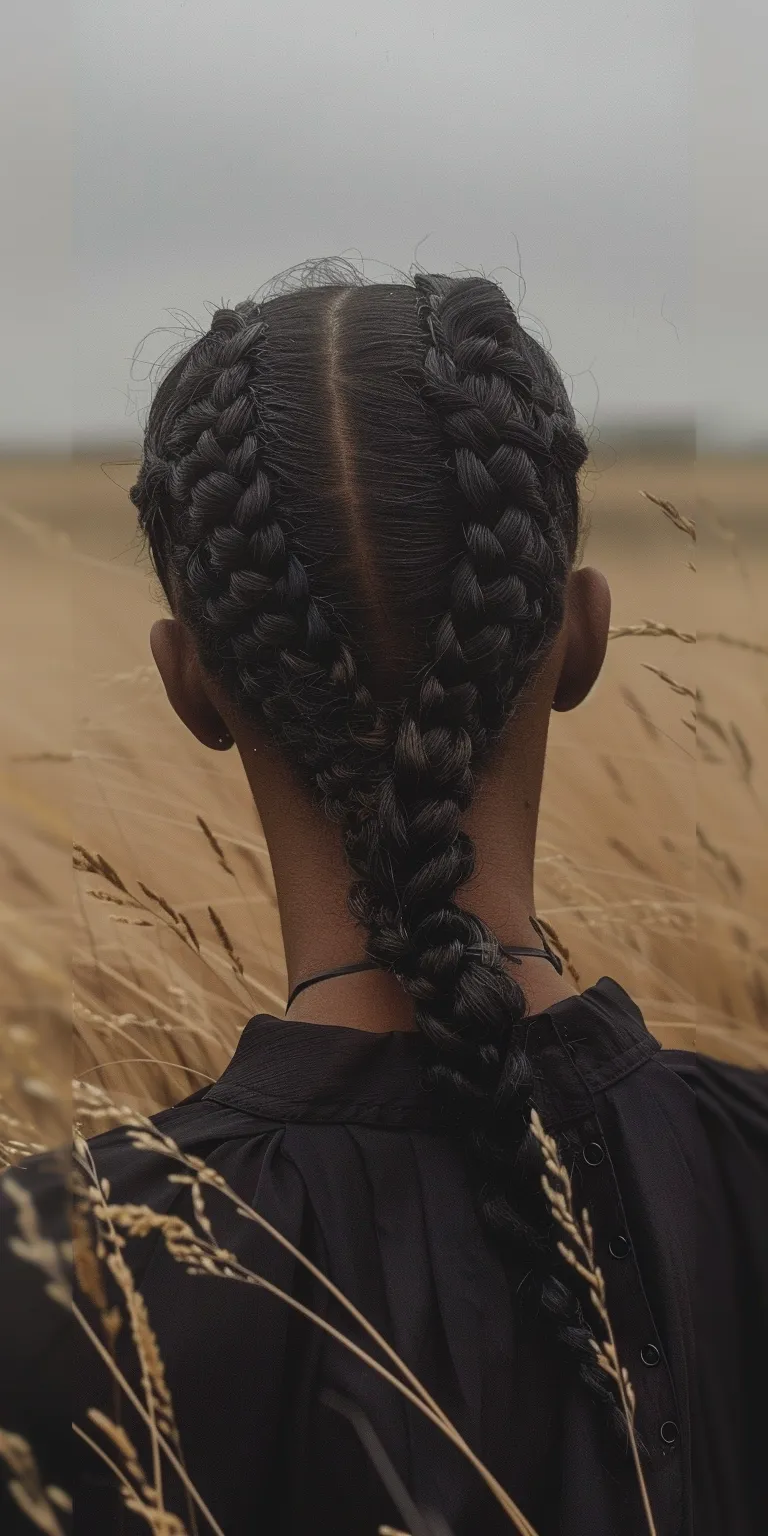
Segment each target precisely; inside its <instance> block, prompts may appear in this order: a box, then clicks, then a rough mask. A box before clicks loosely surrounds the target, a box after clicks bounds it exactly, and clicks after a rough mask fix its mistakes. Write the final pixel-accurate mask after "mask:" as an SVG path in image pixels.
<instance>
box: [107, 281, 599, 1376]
mask: <svg viewBox="0 0 768 1536" xmlns="http://www.w3.org/2000/svg"><path fill="white" fill-rule="evenodd" d="M320 278H321V280H320V281H319V282H318V281H316V280H312V277H311V274H310V281H309V282H308V283H307V282H304V283H303V284H302V285H301V286H299V287H298V288H294V289H292V290H291V289H290V288H289V289H288V291H279V290H278V291H277V292H276V293H274V294H273V295H272V296H271V297H269V298H267V299H266V300H263V301H261V302H259V301H256V300H247V301H245V302H244V303H242V304H238V305H236V306H235V307H234V308H231V309H230V308H224V309H220V310H218V311H217V313H216V314H215V315H214V316H213V320H212V323H211V326H210V330H209V331H208V332H207V333H206V334H205V335H203V336H201V337H199V338H198V339H197V340H196V341H194V343H193V344H192V345H191V346H190V347H189V348H188V350H187V351H186V352H185V353H184V355H183V356H182V357H181V358H179V359H178V361H177V362H176V363H175V365H174V366H173V367H172V368H171V370H170V371H169V372H168V373H167V375H166V377H165V378H164V379H163V381H162V383H161V385H160V387H159V388H158V390H157V393H156V395H155V398H154V401H153V403H152V406H151V409H150V413H149V418H148V424H147V429H146V434H145V446H144V458H143V463H142V467H141V470H140V473H139V476H138V480H137V483H136V485H135V487H134V489H133V491H132V497H133V500H134V502H135V504H136V506H137V508H138V509H139V512H140V517H141V523H142V527H143V529H144V530H145V533H146V535H147V538H148V541H149V544H150V547H151V552H152V555H153V559H154V562H155V566H156V569H157V571H158V573H159V575H160V578H161V581H162V583H163V585H164V587H165V590H166V592H167V594H168V596H169V599H170V600H171V603H172V606H173V608H174V610H175V612H176V613H177V614H179V615H180V616H181V617H182V618H183V619H184V620H185V621H186V622H187V624H188V626H189V628H190V629H191V631H192V632H193V634H194V636H195V639H196V642H197V646H198V649H199V653H200V657H201V660H202V662H203V664H204V666H205V668H206V669H207V670H208V671H209V672H210V674H211V675H212V676H214V677H215V678H216V679H217V680H218V681H219V682H220V683H221V684H222V685H223V686H224V687H225V688H226V689H227V691H228V693H229V695H230V696H231V698H232V699H233V700H234V701H235V702H236V705H237V707H238V708H239V709H240V710H241V711H242V712H243V713H244V714H245V715H247V716H249V717H251V718H253V719H255V720H259V721H261V722H262V723H263V725H264V727H265V728H266V729H267V731H268V732H269V734H270V735H271V737H272V738H273V740H274V741H275V742H276V743H277V744H278V745H279V747H280V748H281V749H282V751H283V752H284V753H286V754H287V756H288V758H289V759H290V761H291V762H292V764H293V765H294V766H295V767H296V768H297V769H298V770H299V771H300V772H301V774H302V775H303V777H304V779H305V782H306V783H307V784H308V786H309V787H310V788H311V790H312V792H313V793H314V794H315V796H316V797H317V798H318V799H319V801H320V802H321V804H322V805H323V806H324V808H325V810H326V811H327V813H328V814H329V815H330V816H332V817H333V818H334V820H335V821H337V822H338V823H339V824H340V828H341V833H342V836H343V840H344V845H345V849H346V854H347V858H348V861H349V865H350V868H351V874H352V877H353V879H352V882H351V890H350V898H349V899H350V907H351V910H352V912H353V914H354V915H355V917H356V918H357V919H358V920H359V922H360V923H361V924H362V926H363V928H364V930H365V932H366V935H367V953H368V957H369V959H370V960H372V961H374V962H375V964H376V965H377V966H380V967H381V968H382V969H385V970H387V971H390V972H391V973H392V974H393V975H394V976H395V977H396V978H397V980H398V982H399V983H400V985H401V986H402V987H403V988H404V989H405V991H406V992H407V993H408V994H409V995H410V997H411V998H412V999H413V1004H414V1010H415V1019H416V1023H417V1025H418V1027H419V1029H420V1030H421V1031H422V1033H423V1035H424V1036H425V1037H426V1040H427V1042H428V1048H427V1056H428V1060H429V1075H430V1079H431V1082H432V1084H433V1086H434V1089H435V1091H436V1092H437V1093H438V1094H439V1095H440V1096H441V1099H442V1101H443V1103H444V1104H445V1105H446V1108H447V1110H448V1111H449V1112H450V1114H451V1115H452V1116H453V1117H454V1118H455V1120H457V1121H458V1123H459V1124H460V1127H461V1130H462V1132H463V1134H464V1137H465V1139H466V1145H467V1147H468V1149H469V1152H470V1156H471V1160H472V1163H473V1165H474V1166H475V1167H476V1168H477V1170H478V1173H479V1177H478V1190H479V1195H478V1199H479V1209H480V1213H481V1216H482V1219H483V1221H484V1224H485V1226H486V1229H487V1230H488V1231H489V1232H490V1233H492V1234H493V1237H494V1239H495V1241H496V1242H497V1243H498V1244H499V1245H500V1246H501V1247H502V1249H504V1250H506V1251H507V1252H508V1253H515V1254H517V1255H518V1256H519V1257H522V1259H523V1262H524V1265H525V1266H526V1269H528V1270H529V1271H530V1272H531V1273H532V1274H533V1276H534V1277H535V1283H536V1288H537V1298H538V1300H539V1302H541V1303H542V1304H543V1307H544V1309H545V1311H546V1312H548V1313H549V1314H551V1317H552V1321H553V1325H554V1326H555V1328H556V1330H557V1333H558V1335H559V1337H560V1338H561V1340H562V1342H563V1343H564V1344H566V1345H567V1346H568V1347H569V1348H570V1350H571V1351H572V1353H573V1356H575V1357H576V1358H577V1359H578V1364H579V1368H580V1371H581V1375H582V1377H583V1378H584V1379H585V1380H586V1381H587V1382H588V1384H589V1386H590V1387H591V1389H592V1391H593V1392H594V1394H595V1395H596V1396H599V1397H601V1398H602V1399H603V1400H608V1399H610V1390H609V1388H608V1386H607V1383H606V1382H605V1381H604V1378H603V1377H602V1375H601V1373H600V1371H599V1369H598V1368H597V1365H596V1362H595V1356H594V1351H593V1349H592V1348H591V1344H590V1334H589V1330H588V1328H587V1326H586V1324H585V1322H584V1319H583V1316H582V1313H581V1309H580V1306H579V1302H578V1300H577V1298H576V1296H575V1295H574V1293H573V1292H572V1290H571V1288H570V1283H569V1278H568V1274H567V1273H566V1272H565V1266H564V1265H563V1264H562V1263H561V1262H560V1260H559V1258H558V1255H557V1253H556V1252H555V1249H554V1245H553V1244H552V1243H551V1240H550V1236H549V1223H548V1220H547V1217H546V1213H545V1210H544V1208H543V1198H542V1196H541V1191H540V1188H539V1174H540V1161H539V1154H538V1149H537V1148H536V1147H535V1145H534V1143H533V1138H532V1135H531V1132H530V1129H529V1123H528V1117H529V1109H530V1102H531V1096H532V1087H533V1083H532V1071H531V1066H530V1063H529V1061H528V1059H527V1057H526V1054H525V1049H524V1045H523V1039H522V1032H521V1023H522V1021H523V1018H524V1016H525V999H524V996H523V993H522V990H521V988H520V986H519V985H518V983H517V982H516V981H515V980H514V978H513V976H512V975H511V974H510V973H509V971H508V969H507V966H506V965H505V961H504V957H503V955H502V954H501V952H500V944H499V939H498V938H497V937H496V935H495V934H494V933H492V932H491V930H490V929H489V927H488V926H487V925H486V924H485V923H484V922H483V921H482V920H481V919H480V918H479V917H477V916H475V915H474V914H473V913H472V912H471V911H469V910H468V909H467V908H466V907H465V906H462V905H459V904H458V902H457V893H458V892H459V890H460V888H461V887H463V886H464V885H465V884H466V882H467V881H468V880H469V878H470V876H471V875H472V872H473V867H474V848H473V844H472V842H471V840H470V838H469V837H468V835H467V833H466V831H465V830H464V827H463V825H462V822H463V818H464V814H465V812H466V811H467V808H468V806H469V804H470V802H471V800H472V796H473V790H474V785H475V777H476V773H477V770H478V769H479V768H481V766H482V764H483V762H484V761H485V760H486V759H487V757H488V754H489V753H490V752H491V751H492V749H493V746H494V744H495V743H496V742H497V741H498V740H499V737H500V734H501V732H502V729H503V727H504V726H505V724H506V723H507V721H508V720H509V719H510V717H511V716H512V714H513V713H514V711H515V708H516V706H517V703H518V701H519V700H520V698H521V694H522V692H523V690H524V689H525V687H526V685H527V684H528V683H529V681H530V680H531V678H532V677H533V675H534V674H535V671H536V669H537V667H538V666H539V664H540V663H541V661H542V660H543V658H544V657H545V656H546V654H547V652H548V650H549V647H550V645H551V643H552V640H553V638H554V636H555V634H556V633H557V630H558V628H559V626H560V624H561V622H562V617H563V603H564V589H565V583H566V579H567V576H568V572H569V570H570V568H571V566H572V564H573V561H574V558H575V553H576V549H577V543H578V538H579V502H578V490H577V476H578V471H579V469H580V468H581V466H582V464H583V463H584V460H585V458H586V455H587V448H586V444H585V441H584V438H583V436H582V435H581V433H580V432H579V430H578V428H577V425H576V421H575V417H574V413H573V410H572V407H571V404H570V401H569V399H568V395H567V392H566V389H565V387H564V384H563V381H562V378H561V376H560V374H559V372H558V370H557V368H556V367H555V365H554V363H553V362H552V360H551V358H550V357H549V355H548V354H547V353H546V351H545V350H544V349H543V347H542V346H541V345H540V344H539V343H538V342H537V341H536V340H534V338H533V337H532V336H530V335H529V334H528V333H527V332H526V331H525V330H524V329H523V327H522V326H521V325H520V323H519V321H518V318H517V316H516V314H515V312H514V309H513V307H512V305H511V303H510V302H509V300H508V298H507V297H506V295H505V294H504V292H503V290H502V289H501V288H500V287H499V286H498V285H497V284H496V283H494V282H492V281H489V280H487V279H486V278H483V277H460V278H451V277H444V276H435V275H427V274H424V273H419V274H418V275H416V277H415V278H414V279H413V281H412V282H411V281H402V282H394V283H365V282H361V281H360V280H359V279H357V280H355V279H354V277H353V275H352V274H350V273H349V272H348V271H345V270H344V269H341V270H336V271H334V270H331V271H330V272H327V271H325V272H323V273H321V274H320Z"/></svg>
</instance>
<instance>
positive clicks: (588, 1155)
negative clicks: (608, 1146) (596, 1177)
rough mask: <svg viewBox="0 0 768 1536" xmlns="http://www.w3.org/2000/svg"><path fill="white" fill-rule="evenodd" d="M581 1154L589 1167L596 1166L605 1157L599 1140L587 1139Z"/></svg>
mask: <svg viewBox="0 0 768 1536" xmlns="http://www.w3.org/2000/svg"><path fill="white" fill-rule="evenodd" d="M581 1155H582V1157H583V1159H584V1161H585V1163H589V1166H590V1168H598V1167H599V1166H600V1164H601V1162H602V1161H603V1158H604V1157H605V1153H604V1151H603V1149H602V1147H601V1145H600V1143H599V1141H588V1142H587V1145H586V1146H585V1148H584V1151H583V1152H582V1154H581Z"/></svg>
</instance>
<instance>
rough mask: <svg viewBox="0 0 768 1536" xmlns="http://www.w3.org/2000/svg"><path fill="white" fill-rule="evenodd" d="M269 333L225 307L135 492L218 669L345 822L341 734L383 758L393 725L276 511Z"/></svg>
mask: <svg viewBox="0 0 768 1536" xmlns="http://www.w3.org/2000/svg"><path fill="white" fill-rule="evenodd" d="M266 339H267V323H266V321H265V319H264V317H263V314H262V312H261V310H260V308H259V307H258V306H256V305H253V304H250V303H245V304H241V305H238V306H237V307H236V308H235V309H221V310H218V311H217V312H216V314H215V315H214V317H213V321H212V324H211V329H210V332H209V333H208V335H207V336H206V337H204V338H202V341H201V342H199V343H198V344H197V346H196V347H193V348H192V350H191V352H190V353H189V354H188V355H187V356H186V358H184V359H182V365H180V366H179V369H178V380H177V381H175V392H174V405H175V413H174V417H173V421H172V424H171V425H170V428H169V430H167V431H166V432H163V428H164V426H165V422H164V421H163V419H162V416H160V419H159V420H157V421H156V423H151V424H150V430H149V432H148V434H147V436H148V442H147V445H146V446H145V454H144V460H143V464H142V468H141V471H140V474H139V476H138V479H137V482H136V485H135V486H134V488H133V490H132V492H131V497H132V500H133V502H134V504H135V505H136V506H137V508H138V509H139V511H140V515H141V522H142V526H143V527H144V529H145V530H146V531H147V532H148V533H149V534H150V537H151V536H152V534H153V533H154V539H153V547H154V548H155V549H156V550H157V551H158V556H157V563H158V566H159V568H160V574H161V577H162V579H163V581H164V585H165V586H166V590H167V592H168V595H169V597H171V596H172V595H173V596H174V597H175V598H176V599H177V600H178V605H179V609H180V612H181V613H182V615H183V616H184V618H186V619H187V620H188V622H189V624H190V626H191V628H192V629H193V631H194V632H195V634H196V635H197V636H198V637H199V639H200V641H201V649H202V652H203V657H204V660H205V661H206V663H207V664H208V666H209V667H210V669H211V671H212V673H213V674H214V675H216V676H218V677H220V678H221V680H222V681H223V682H224V683H225V685H226V686H228V688H229V690H230V691H231V692H233V693H234V694H235V696H240V697H241V698H244V699H245V700H246V701H247V702H248V703H250V704H251V705H252V706H256V707H258V708H259V709H260V711H261V712H262V714H263V716H264V719H265V720H266V721H267V723H268V725H269V726H270V729H271V731H272V733H273V735H274V737H275V739H276V740H277V741H278V742H279V743H280V744H281V745H282V746H284V747H286V748H288V749H289V751H290V750H292V749H294V750H296V749H297V750H298V754H299V756H300V759H301V762H302V765H303V766H304V768H305V769H306V770H307V771H308V774H309V777H310V779H311V780H312V782H313V783H314V785H315V786H316V787H317V788H318V790H319V791H320V793H321V795H322V797H323V799H324V802H325V804H326V808H327V809H328V810H329V812H330V813H331V814H332V815H333V816H335V817H336V818H337V819H338V818H339V817H340V816H341V815H342V814H343V813H344V811H345V810H346V809H347V808H348V801H349V799H350V795H351V794H353V792H354V789H355V787H356V786H357V785H358V783H359V779H360V773H359V766H358V765H357V763H355V765H354V768H353V770H352V771H350V770H349V768H348V766H347V760H346V758H345V756H344V755H343V754H342V755H340V753H339V737H340V736H341V735H342V734H344V733H348V734H349V735H350V738H354V741H355V743H356V745H357V748H358V750H359V749H360V748H363V747H364V748H367V749H368V752H369V753H370V755H371V756H372V757H373V756H375V755H376V754H377V753H379V752H380V751H381V747H382V744H383V741H384V738H385V734H386V731H385V726H384V724H383V719H382V714H381V711H380V710H379V709H378V708H377V706H376V704H375V703H374V700H373V698H372V696H371V694H370V692H369V691H368V689H367V688H366V687H365V686H364V685H363V683H362V682H361V680H360V677H359V675H358V669H357V666H356V663H355V659H354V656H353V654H352V651H351V649H350V647H349V646H348V645H346V644H345V643H344V641H343V639H341V638H340V636H339V635H338V634H337V633H335V632H334V630H333V628H332V626H331V624H330V623H329V621H328V618H327V616H326V614H325V613H324V611H323V607H322V605H321V603H320V602H318V600H317V599H316V598H315V597H314V596H313V595H312V593H311V591H310V586H309V580H308V577H307V573H306V570H305V568H304V566H303V564H302V562H301V560H300V559H299V558H298V556H297V554H296V553H295V551H294V550H293V549H292V548H291V542H290V538H289V536H288V533H287V530H286V528H285V527H284V526H283V524H282V523H281V521H280V518H279V515H278V512H277V510H276V507H275V503H274V498H273V495H272V487H271V482H270V477H269V475H268V474H267V471H266V469H265V466H264V461H263V448H264V444H263V431H262V428H261V425H260V422H259V413H258V384H259V376H260V371H261V369H262V357H263V350H264V346H265V342H266ZM204 391H205V392H204ZM153 428H154V430H153ZM161 440H162V448H163V453H164V455H166V457H163V456H162V455H161V451H160V441H161ZM159 529H163V530H164V532H163V533H162V534H161V533H159V532H158V530H159ZM171 530H175V532H176V538H175V539H174V535H173V532H171Z"/></svg>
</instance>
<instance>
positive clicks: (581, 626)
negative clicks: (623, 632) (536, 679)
mask: <svg viewBox="0 0 768 1536" xmlns="http://www.w3.org/2000/svg"><path fill="white" fill-rule="evenodd" d="M610 622H611V591H610V587H609V586H608V583H607V581H606V579H605V577H604V576H603V575H602V574H601V572H600V571H595V570H593V569H592V568H591V567H589V566H585V567H584V568H583V569H581V570H578V571H572V572H571V575H570V577H569V579H568V586H567V589H566V607H565V621H564V624H563V631H564V633H563V639H562V644H563V660H562V665H561V667H560V674H559V677H558V680H557V685H556V688H555V694H554V698H553V701H552V708H553V709H556V710H559V711H561V712H565V711H566V710H569V709H575V708H576V706H577V704H581V703H583V701H584V699H585V698H586V697H587V694H588V693H589V692H590V690H591V689H592V688H593V687H594V685H595V683H596V681H597V678H598V675H599V673H600V669H601V667H602V665H603V662H604V661H605V652H606V649H607V646H608V626H609V624H610Z"/></svg>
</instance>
